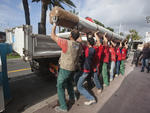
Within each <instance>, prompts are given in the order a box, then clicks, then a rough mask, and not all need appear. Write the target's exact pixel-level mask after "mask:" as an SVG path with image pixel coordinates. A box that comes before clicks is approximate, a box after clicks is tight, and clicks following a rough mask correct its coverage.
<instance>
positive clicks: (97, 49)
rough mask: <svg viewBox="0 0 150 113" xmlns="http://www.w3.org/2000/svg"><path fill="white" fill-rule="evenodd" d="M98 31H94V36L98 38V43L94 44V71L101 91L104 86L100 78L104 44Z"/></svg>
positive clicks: (95, 81) (96, 82)
mask: <svg viewBox="0 0 150 113" xmlns="http://www.w3.org/2000/svg"><path fill="white" fill-rule="evenodd" d="M97 33H98V32H95V33H94V36H95V38H96V44H95V46H94V49H95V56H94V60H93V72H94V83H95V86H96V88H97V89H98V90H97V93H101V92H102V87H101V84H100V80H99V74H100V70H99V69H100V60H101V55H102V52H103V46H102V44H101V42H100V39H99V36H98V35H97Z"/></svg>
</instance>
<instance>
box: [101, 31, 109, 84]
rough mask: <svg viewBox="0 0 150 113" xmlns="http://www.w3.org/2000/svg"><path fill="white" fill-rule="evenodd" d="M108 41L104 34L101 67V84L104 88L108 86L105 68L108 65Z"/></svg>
mask: <svg viewBox="0 0 150 113" xmlns="http://www.w3.org/2000/svg"><path fill="white" fill-rule="evenodd" d="M107 43H108V40H107V38H106V33H105V34H104V35H103V55H102V56H103V65H102V76H103V82H104V86H109V82H108V72H107V66H108V63H109V47H108V44H107Z"/></svg>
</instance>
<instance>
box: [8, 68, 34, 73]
mask: <svg viewBox="0 0 150 113" xmlns="http://www.w3.org/2000/svg"><path fill="white" fill-rule="evenodd" d="M30 69H31V68H24V69H18V70H12V71H8V73H15V72H19V71H26V70H30Z"/></svg>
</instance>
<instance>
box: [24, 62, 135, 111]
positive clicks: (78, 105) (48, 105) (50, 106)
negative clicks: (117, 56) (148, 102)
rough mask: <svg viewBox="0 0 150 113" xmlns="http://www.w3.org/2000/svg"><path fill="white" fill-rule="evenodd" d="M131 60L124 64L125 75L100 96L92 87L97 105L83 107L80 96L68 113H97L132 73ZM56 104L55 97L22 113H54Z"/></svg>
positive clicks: (82, 98) (82, 99) (116, 79)
mask: <svg viewBox="0 0 150 113" xmlns="http://www.w3.org/2000/svg"><path fill="white" fill-rule="evenodd" d="M130 62H131V59H128V61H127V62H126V72H125V75H124V76H122V75H120V76H119V77H117V78H115V79H114V80H113V81H112V82H111V83H110V85H109V86H108V87H104V90H103V92H102V93H101V94H99V95H98V94H97V93H96V88H95V87H94V88H93V89H92V91H93V92H94V94H95V96H96V97H97V103H96V104H93V105H91V106H85V105H84V101H86V99H85V97H83V96H82V95H81V96H80V98H79V100H78V101H76V102H75V104H74V105H73V106H72V107H71V109H70V110H69V111H68V113H84V112H86V113H97V112H98V111H99V110H100V109H101V108H102V107H103V106H104V104H105V103H106V102H107V101H108V100H109V99H110V97H111V96H112V95H113V94H114V93H115V92H116V91H117V90H118V89H119V87H120V85H121V83H122V82H123V80H124V79H125V78H126V76H127V75H128V74H129V73H130V72H131V71H133V68H134V67H132V66H130ZM56 104H57V95H55V96H53V97H52V98H48V99H46V100H44V101H42V102H40V103H38V104H36V105H34V106H32V107H30V108H28V109H27V110H26V111H24V113H56V112H55V109H54V107H55V105H56Z"/></svg>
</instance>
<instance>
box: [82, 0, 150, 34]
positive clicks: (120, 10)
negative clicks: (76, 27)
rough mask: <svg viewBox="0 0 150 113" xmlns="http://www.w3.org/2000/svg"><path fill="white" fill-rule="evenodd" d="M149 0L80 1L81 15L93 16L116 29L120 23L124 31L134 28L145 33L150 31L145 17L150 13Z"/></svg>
mask: <svg viewBox="0 0 150 113" xmlns="http://www.w3.org/2000/svg"><path fill="white" fill-rule="evenodd" d="M148 4H150V1H149V0H88V1H87V0H84V1H83V2H81V3H80V16H82V17H86V16H89V17H92V18H94V19H97V20H99V21H100V22H102V23H104V24H105V25H106V26H111V27H114V28H115V29H116V30H117V29H118V26H119V25H120V24H122V25H123V27H125V28H124V31H123V32H127V31H128V30H129V29H131V28H134V29H136V30H137V31H139V32H140V34H142V35H143V34H144V33H145V32H146V31H150V29H149V26H150V25H148V24H147V23H146V22H145V17H146V16H149V15H150V7H149V5H148Z"/></svg>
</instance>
